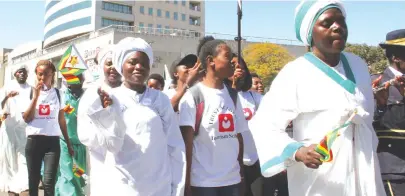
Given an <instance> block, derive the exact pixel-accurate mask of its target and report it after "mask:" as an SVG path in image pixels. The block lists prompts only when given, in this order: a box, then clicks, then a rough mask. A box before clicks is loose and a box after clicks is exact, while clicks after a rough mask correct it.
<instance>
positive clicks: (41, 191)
mask: <svg viewBox="0 0 405 196" xmlns="http://www.w3.org/2000/svg"><path fill="white" fill-rule="evenodd" d="M0 196H8V194H7V193H3V192H0ZM21 196H23V195H21ZM24 196H25V195H24ZM39 196H44V191H43V190H39Z"/></svg>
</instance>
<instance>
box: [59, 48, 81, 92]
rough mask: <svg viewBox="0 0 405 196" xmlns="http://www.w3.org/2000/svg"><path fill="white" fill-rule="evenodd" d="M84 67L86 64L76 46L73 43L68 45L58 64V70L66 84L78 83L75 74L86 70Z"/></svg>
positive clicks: (77, 74)
mask: <svg viewBox="0 0 405 196" xmlns="http://www.w3.org/2000/svg"><path fill="white" fill-rule="evenodd" d="M86 69H87V65H86V64H85V63H84V61H83V58H82V57H81V56H80V54H79V52H78V51H77V49H76V47H75V46H74V45H71V46H69V48H68V49H67V50H66V52H65V53H64V54H63V56H62V58H61V60H60V62H59V64H58V70H59V71H60V73H61V74H62V76H63V77H64V78H65V80H66V82H67V84H80V80H79V78H78V77H77V76H79V75H80V74H82V73H83V72H84V71H86Z"/></svg>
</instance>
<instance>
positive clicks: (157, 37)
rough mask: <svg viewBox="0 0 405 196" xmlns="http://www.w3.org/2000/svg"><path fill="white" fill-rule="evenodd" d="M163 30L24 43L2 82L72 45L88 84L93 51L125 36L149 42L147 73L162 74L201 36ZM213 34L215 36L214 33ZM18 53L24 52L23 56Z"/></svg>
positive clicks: (113, 29) (94, 72) (95, 73)
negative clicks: (84, 67)
mask: <svg viewBox="0 0 405 196" xmlns="http://www.w3.org/2000/svg"><path fill="white" fill-rule="evenodd" d="M167 31H168V32H159V31H152V32H145V28H139V27H123V26H110V27H107V28H103V29H100V30H98V31H94V32H91V33H88V34H85V35H82V36H81V37H78V38H76V39H72V40H69V41H66V42H63V43H60V44H58V45H54V46H52V47H48V48H44V49H43V50H37V49H38V44H32V43H30V44H27V45H22V46H20V47H18V48H16V49H15V50H14V51H13V52H12V53H10V55H9V57H8V60H9V65H10V66H8V67H7V68H6V70H5V72H6V74H5V81H10V80H12V77H11V74H7V73H10V72H11V70H12V67H13V66H18V65H21V64H25V65H27V66H29V67H30V68H32V69H33V68H34V67H35V65H36V63H37V62H38V61H39V60H42V59H50V60H51V61H52V62H53V63H54V64H55V65H57V64H58V63H59V61H60V58H61V56H62V55H63V53H64V52H65V51H66V49H67V48H68V47H69V46H70V45H71V44H75V46H76V48H77V49H78V51H79V53H80V54H81V55H82V57H83V59H84V60H85V61H86V64H87V66H88V71H86V80H87V81H88V82H90V83H91V82H93V81H95V80H96V79H98V77H99V75H100V74H101V73H102V67H101V66H99V65H97V64H95V63H94V61H93V59H94V58H95V56H96V54H97V53H98V52H99V51H100V50H102V49H105V48H107V47H109V46H110V45H111V44H116V43H118V42H119V41H120V40H122V39H123V38H125V37H140V38H143V39H145V40H146V41H147V42H148V43H150V44H151V46H152V48H153V52H154V64H153V65H152V67H151V73H159V74H162V75H163V72H164V65H165V64H166V65H167V66H170V65H171V63H172V62H173V61H174V60H175V59H176V58H178V57H181V56H184V55H186V54H190V53H193V54H195V53H196V50H197V45H198V42H199V39H200V38H201V37H200V36H201V35H198V36H196V35H195V34H194V33H193V32H190V31H178V30H176V29H168V30H167ZM214 37H217V36H215V35H214ZM218 37H220V36H218ZM226 42H227V43H228V44H229V45H230V46H231V48H233V50H235V51H236V48H237V42H235V41H233V40H226ZM34 43H35V42H34ZM251 43H257V42H251V41H243V42H242V49H243V48H244V47H246V46H247V45H249V44H251ZM280 45H282V44H280ZM282 46H283V47H285V48H286V49H287V50H288V51H289V52H290V54H291V55H293V56H301V55H302V54H304V53H305V47H304V46H296V45H282ZM34 51H35V52H34ZM27 52H28V53H27ZM21 54H26V55H25V56H24V55H21ZM58 78H59V80H58V81H59V85H60V83H61V76H60V75H59V76H58ZM28 82H29V83H30V84H34V83H35V75H34V72H30V73H29V77H28Z"/></svg>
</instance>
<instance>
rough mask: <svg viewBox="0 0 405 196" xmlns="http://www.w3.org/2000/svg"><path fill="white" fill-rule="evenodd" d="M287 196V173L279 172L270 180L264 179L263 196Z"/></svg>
mask: <svg viewBox="0 0 405 196" xmlns="http://www.w3.org/2000/svg"><path fill="white" fill-rule="evenodd" d="M276 193H277V196H288V180H287V173H286V172H281V173H279V174H277V175H275V176H272V177H270V178H264V182H263V196H274V195H275V194H276Z"/></svg>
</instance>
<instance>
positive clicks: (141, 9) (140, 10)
mask: <svg viewBox="0 0 405 196" xmlns="http://www.w3.org/2000/svg"><path fill="white" fill-rule="evenodd" d="M139 12H141V14H145V7H143V6H141V7H139Z"/></svg>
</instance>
